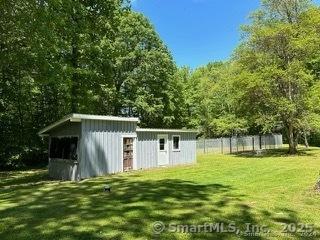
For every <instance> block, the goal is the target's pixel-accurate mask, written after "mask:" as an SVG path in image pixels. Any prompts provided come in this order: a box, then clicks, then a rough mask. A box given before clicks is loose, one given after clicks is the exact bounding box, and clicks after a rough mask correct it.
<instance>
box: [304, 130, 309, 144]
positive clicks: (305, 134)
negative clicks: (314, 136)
mask: <svg viewBox="0 0 320 240" xmlns="http://www.w3.org/2000/svg"><path fill="white" fill-rule="evenodd" d="M303 137H304V145H305V146H306V148H309V143H308V138H307V133H306V131H303Z"/></svg>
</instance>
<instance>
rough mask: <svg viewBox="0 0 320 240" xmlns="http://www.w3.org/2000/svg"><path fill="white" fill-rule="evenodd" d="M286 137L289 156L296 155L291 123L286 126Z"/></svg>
mask: <svg viewBox="0 0 320 240" xmlns="http://www.w3.org/2000/svg"><path fill="white" fill-rule="evenodd" d="M287 136H288V142H289V154H296V153H297V143H296V139H295V134H294V129H293V126H292V123H289V124H288V131H287Z"/></svg>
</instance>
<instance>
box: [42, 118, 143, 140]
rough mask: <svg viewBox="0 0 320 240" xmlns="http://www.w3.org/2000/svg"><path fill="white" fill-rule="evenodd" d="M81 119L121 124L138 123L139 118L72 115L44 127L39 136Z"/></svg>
mask: <svg viewBox="0 0 320 240" xmlns="http://www.w3.org/2000/svg"><path fill="white" fill-rule="evenodd" d="M82 119H89V120H102V121H122V122H139V118H133V117H115V116H105V115H89V114H78V113H72V114H69V115H67V116H65V117H63V118H62V119H61V120H59V121H56V122H54V123H53V124H51V125H49V126H47V127H45V128H44V129H42V130H40V131H39V132H38V134H39V135H45V133H46V132H48V131H50V130H51V129H53V128H56V127H58V126H60V125H62V124H64V123H65V122H68V121H70V122H81V120H82Z"/></svg>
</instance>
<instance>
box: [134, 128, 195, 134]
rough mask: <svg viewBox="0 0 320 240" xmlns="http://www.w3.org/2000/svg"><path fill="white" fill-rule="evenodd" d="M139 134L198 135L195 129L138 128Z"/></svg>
mask: <svg viewBox="0 0 320 240" xmlns="http://www.w3.org/2000/svg"><path fill="white" fill-rule="evenodd" d="M137 132H161V133H198V130H195V129H163V128H137Z"/></svg>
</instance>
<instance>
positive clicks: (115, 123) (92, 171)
mask: <svg viewBox="0 0 320 240" xmlns="http://www.w3.org/2000/svg"><path fill="white" fill-rule="evenodd" d="M138 122H139V119H138V118H130V117H114V116H102V115H87V114H70V115H68V116H66V117H64V118H63V119H61V120H59V121H57V122H55V123H53V124H51V125H49V126H48V127H46V128H44V129H42V130H41V131H40V132H39V135H40V136H42V137H46V136H47V137H49V165H48V168H49V175H50V177H52V178H54V179H61V180H80V179H85V178H90V177H95V176H101V175H105V174H112V173H118V172H123V171H130V170H138V169H147V168H155V167H159V166H172V165H179V164H192V163H195V162H196V134H197V131H195V130H185V129H179V130H178V129H151V128H139V127H138V126H137V124H138Z"/></svg>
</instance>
